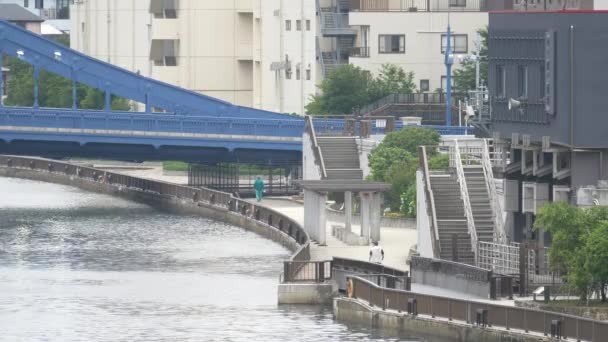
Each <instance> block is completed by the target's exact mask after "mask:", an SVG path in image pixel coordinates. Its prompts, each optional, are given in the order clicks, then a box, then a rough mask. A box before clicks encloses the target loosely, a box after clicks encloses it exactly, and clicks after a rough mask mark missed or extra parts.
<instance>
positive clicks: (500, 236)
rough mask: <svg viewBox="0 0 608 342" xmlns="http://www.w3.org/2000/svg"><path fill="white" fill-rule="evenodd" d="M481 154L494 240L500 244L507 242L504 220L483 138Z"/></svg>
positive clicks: (485, 142)
mask: <svg viewBox="0 0 608 342" xmlns="http://www.w3.org/2000/svg"><path fill="white" fill-rule="evenodd" d="M482 153H483V155H482V158H481V165H482V166H483V172H484V174H485V179H486V187H487V188H488V194H489V195H490V205H491V207H492V212H493V215H492V216H493V217H494V227H495V229H494V240H495V241H497V242H498V243H501V244H506V243H507V235H506V233H505V226H504V221H503V219H502V206H501V205H500V201H499V200H498V193H497V192H496V183H495V182H494V172H493V171H492V162H491V161H490V151H489V148H488V141H487V140H486V139H483V152H482Z"/></svg>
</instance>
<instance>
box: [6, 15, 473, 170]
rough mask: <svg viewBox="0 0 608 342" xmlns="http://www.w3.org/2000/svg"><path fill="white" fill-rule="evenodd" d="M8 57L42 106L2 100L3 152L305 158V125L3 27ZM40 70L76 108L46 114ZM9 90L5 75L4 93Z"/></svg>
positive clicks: (333, 123)
mask: <svg viewBox="0 0 608 342" xmlns="http://www.w3.org/2000/svg"><path fill="white" fill-rule="evenodd" d="M3 55H8V56H13V57H17V58H19V59H21V60H23V61H25V62H27V63H29V64H31V65H32V66H33V70H34V72H33V78H34V80H33V81H34V89H33V91H34V102H33V104H32V106H31V107H27V108H24V107H8V106H4V105H2V102H1V101H0V153H9V154H28V155H38V156H46V157H54V158H61V157H67V156H91V157H102V158H103V157H107V158H113V159H131V160H184V161H202V160H204V161H230V160H234V161H242V162H249V161H255V162H259V161H275V162H276V161H289V160H300V159H301V150H302V133H303V131H304V120H303V118H300V117H294V116H290V115H285V114H279V113H273V112H269V111H264V110H258V109H253V108H247V107H241V106H236V105H234V104H231V103H228V102H225V101H222V100H219V99H215V98H212V97H209V96H205V95H201V94H198V93H195V92H192V91H188V90H185V89H182V88H179V87H176V86H173V85H170V84H167V83H163V82H159V81H156V80H153V79H150V78H147V77H143V76H141V75H139V74H136V73H132V72H129V71H127V70H124V69H121V68H119V67H116V66H114V65H111V64H108V63H105V62H103V61H100V60H97V59H94V58H92V57H89V56H87V55H84V54H82V53H80V52H77V51H75V50H72V49H70V48H68V47H66V46H63V45H61V44H59V43H56V42H54V41H51V40H48V39H45V38H43V37H41V36H39V35H36V34H34V33H31V32H29V31H26V30H24V29H22V28H20V27H18V26H16V25H13V24H11V23H8V22H5V21H0V66H2V60H3V58H2V57H3ZM40 70H46V71H48V72H51V73H55V74H57V75H60V76H62V77H64V78H67V79H70V80H71V81H72V83H73V92H72V99H73V103H72V108H69V109H66V108H40V106H39V80H40ZM78 84H85V85H88V86H90V87H93V88H96V89H99V90H101V91H103V92H104V94H105V106H104V109H103V110H83V109H79V108H78V106H77V96H76V95H77V93H76V92H77V85H78ZM2 86H3V81H2V73H0V94H2ZM113 95H116V96H120V97H123V98H126V99H129V100H133V101H136V102H139V103H142V104H144V105H145V111H144V112H117V111H112V110H111V99H112V96H113ZM159 110H160V111H159ZM315 120H316V122H319V121H322V122H319V124H320V126H324V127H327V128H328V129H329V130H336V131H338V130H342V129H343V127H344V121H343V120H337V119H333V120H329V119H328V120H324V119H315ZM316 122H315V125H316V124H317V123H316ZM398 128H399V127H398ZM435 128H437V129H438V130H439V131H440V133H442V134H463V133H464V130H463V128H462V127H440V126H438V127H435Z"/></svg>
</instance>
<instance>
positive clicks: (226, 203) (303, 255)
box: [0, 156, 310, 261]
mask: <svg viewBox="0 0 608 342" xmlns="http://www.w3.org/2000/svg"><path fill="white" fill-rule="evenodd" d="M0 167H6V168H12V169H22V170H31V171H37V172H48V173H51V174H61V175H65V176H69V177H77V178H78V179H80V180H84V181H88V182H92V183H100V184H106V185H110V186H114V187H116V188H117V189H122V188H126V189H129V190H132V191H139V192H142V193H153V194H157V195H159V196H164V197H167V198H176V199H180V200H185V201H191V202H193V203H196V204H197V205H198V206H207V207H211V208H216V209H218V210H220V211H229V212H232V213H234V214H236V215H241V216H243V217H245V218H247V219H248V220H252V221H255V222H256V223H258V224H261V225H266V226H269V227H272V228H274V229H276V230H278V231H280V232H282V233H283V234H286V235H287V236H289V237H290V238H291V239H292V240H293V241H294V242H295V243H296V244H297V245H298V246H299V247H298V248H297V250H296V251H295V253H294V254H293V255H292V256H291V258H290V261H308V260H310V239H309V237H308V234H307V233H306V231H305V230H304V228H303V227H302V226H301V225H300V224H299V223H298V222H296V221H295V220H294V219H292V218H291V217H289V216H287V215H284V214H282V213H280V212H278V211H275V210H272V209H270V208H267V207H264V206H261V205H257V204H255V203H251V202H248V201H245V200H242V199H240V198H236V197H233V196H232V195H230V194H229V193H226V192H222V191H217V190H212V189H208V188H194V187H190V186H185V185H179V184H173V183H168V182H163V181H157V180H149V179H143V178H138V177H133V176H128V175H124V174H120V173H116V172H110V171H105V170H100V169H96V168H92V167H87V166H80V165H74V164H70V163H66V162H61V161H55V160H50V159H43V158H34V157H20V156H0Z"/></svg>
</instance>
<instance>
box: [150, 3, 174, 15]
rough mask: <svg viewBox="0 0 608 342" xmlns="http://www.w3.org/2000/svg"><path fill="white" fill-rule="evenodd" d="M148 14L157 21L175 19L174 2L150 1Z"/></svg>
mask: <svg viewBox="0 0 608 342" xmlns="http://www.w3.org/2000/svg"><path fill="white" fill-rule="evenodd" d="M150 13H153V14H154V18H157V19H176V18H177V1H176V0H150Z"/></svg>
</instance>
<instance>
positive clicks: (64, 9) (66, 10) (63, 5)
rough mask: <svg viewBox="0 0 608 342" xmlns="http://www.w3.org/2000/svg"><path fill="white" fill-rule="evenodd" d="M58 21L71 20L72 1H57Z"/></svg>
mask: <svg viewBox="0 0 608 342" xmlns="http://www.w3.org/2000/svg"><path fill="white" fill-rule="evenodd" d="M55 8H56V9H57V19H70V0H55Z"/></svg>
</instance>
